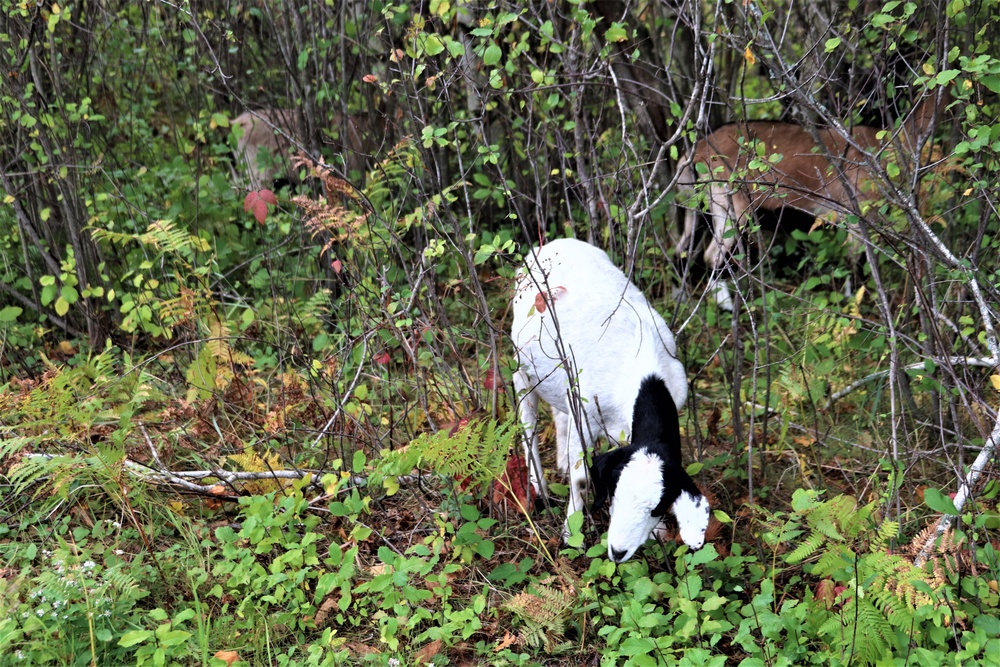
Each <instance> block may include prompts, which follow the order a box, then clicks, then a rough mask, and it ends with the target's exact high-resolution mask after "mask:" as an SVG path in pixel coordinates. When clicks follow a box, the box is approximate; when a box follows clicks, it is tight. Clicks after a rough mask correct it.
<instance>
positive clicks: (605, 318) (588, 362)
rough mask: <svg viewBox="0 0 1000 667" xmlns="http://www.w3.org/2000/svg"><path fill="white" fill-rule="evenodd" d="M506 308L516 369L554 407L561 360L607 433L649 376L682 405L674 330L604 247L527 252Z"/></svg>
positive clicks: (562, 382) (559, 400) (683, 387)
mask: <svg viewBox="0 0 1000 667" xmlns="http://www.w3.org/2000/svg"><path fill="white" fill-rule="evenodd" d="M513 311H514V321H513V326H512V331H511V334H512V337H513V339H514V343H515V346H516V348H517V351H518V357H519V359H520V361H521V364H522V368H525V370H526V372H527V373H528V375H529V376H530V377H531V378H532V380H533V383H537V386H536V389H535V391H537V392H538V393H539V394H540V395H541V397H542V398H543V399H544V400H545V401H546V402H547V403H549V404H550V405H552V406H553V407H554V408H556V409H558V410H561V411H563V412H568V411H569V409H570V405H569V402H568V398H567V387H568V377H569V376H568V375H567V369H566V368H565V366H563V363H562V360H563V359H564V358H568V359H569V360H570V364H571V365H572V366H573V368H572V369H571V370H570V371H569V372H570V373H572V375H573V377H575V378H577V379H578V382H579V387H580V394H581V396H582V397H583V398H584V399H586V400H587V401H589V404H587V406H586V410H587V411H588V412H590V411H593V414H590V416H591V418H595V417H596V416H597V414H596V413H597V411H600V418H601V419H602V420H603V421H604V422H605V424H606V425H607V426H608V429H609V431H612V432H614V431H615V429H617V430H621V431H625V432H628V431H629V430H630V429H631V418H632V407H633V405H634V403H635V398H636V396H637V394H638V391H639V385H640V384H641V382H642V380H643V378H644V377H646V376H647V375H649V374H651V373H654V374H656V375H659V376H661V377H662V378H663V380H664V382H666V384H667V387H668V388H669V389H670V393H671V395H672V396H673V399H674V402H675V403H676V404H677V405H678V406H681V405H683V404H684V401H685V400H686V398H687V379H686V376H685V373H684V367H683V365H682V364H681V363H680V361H679V360H678V359H677V347H676V343H675V342H674V337H673V334H672V333H671V331H670V329H669V328H668V327H667V325H666V323H665V322H664V321H663V318H662V317H661V316H660V315H659V313H657V312H656V310H654V309H653V307H652V306H651V305H650V304H649V302H648V301H647V300H646V298H645V297H644V296H643V294H642V292H640V291H639V289H638V288H637V287H636V286H635V285H633V284H632V283H631V282H629V280H628V278H626V277H625V274H624V273H622V272H621V270H619V269H618V267H617V266H615V265H614V263H613V262H612V261H611V260H610V259H609V258H608V256H607V254H606V253H605V252H604V251H603V250H600V249H599V248H595V247H594V246H591V245H589V244H587V243H584V242H583V241H578V240H575V239H559V240H556V241H552V242H550V243H548V244H546V245H544V246H542V247H541V248H538V249H536V250H534V251H533V252H532V253H531V254H530V255H529V257H528V258H527V262H526V270H523V271H522V272H521V273H520V274H519V276H518V282H517V288H516V292H515V295H514V301H513ZM557 339H559V340H561V345H560V344H559V342H558V341H557ZM594 397H596V401H595V398H594ZM595 403H596V404H595Z"/></svg>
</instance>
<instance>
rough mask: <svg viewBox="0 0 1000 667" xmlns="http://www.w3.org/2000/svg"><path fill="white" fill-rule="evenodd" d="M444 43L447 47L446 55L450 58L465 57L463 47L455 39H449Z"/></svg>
mask: <svg viewBox="0 0 1000 667" xmlns="http://www.w3.org/2000/svg"><path fill="white" fill-rule="evenodd" d="M445 43H446V44H447V45H448V53H449V54H450V55H451V57H452V58H461V57H462V56H464V55H465V47H464V46H462V43H461V42H460V41H458V40H457V39H449V40H447V42H445Z"/></svg>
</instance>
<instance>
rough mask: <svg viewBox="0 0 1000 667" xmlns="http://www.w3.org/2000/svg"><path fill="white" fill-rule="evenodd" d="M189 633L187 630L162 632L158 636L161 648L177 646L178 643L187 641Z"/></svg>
mask: <svg viewBox="0 0 1000 667" xmlns="http://www.w3.org/2000/svg"><path fill="white" fill-rule="evenodd" d="M190 636H191V633H190V632H188V631H187V630H171V631H169V632H164V633H163V634H161V635H160V636H159V640H160V645H161V646H177V645H178V644H180V643H183V642H185V641H187V639H188V637H190Z"/></svg>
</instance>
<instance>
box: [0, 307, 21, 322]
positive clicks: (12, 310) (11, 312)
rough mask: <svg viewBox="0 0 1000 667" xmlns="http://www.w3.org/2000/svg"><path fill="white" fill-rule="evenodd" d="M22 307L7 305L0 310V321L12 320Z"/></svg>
mask: <svg viewBox="0 0 1000 667" xmlns="http://www.w3.org/2000/svg"><path fill="white" fill-rule="evenodd" d="M23 312H24V309H23V308H21V307H19V306H7V307H6V308H4V309H3V310H0V322H14V321H15V320H17V318H18V317H20V316H21V313H23Z"/></svg>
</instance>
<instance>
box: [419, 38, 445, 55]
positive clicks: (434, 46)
mask: <svg viewBox="0 0 1000 667" xmlns="http://www.w3.org/2000/svg"><path fill="white" fill-rule="evenodd" d="M442 51H444V44H442V43H441V38H439V37H438V36H437V35H427V41H425V42H424V53H426V54H427V55H429V56H436V55H437V54H439V53H441V52H442Z"/></svg>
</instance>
